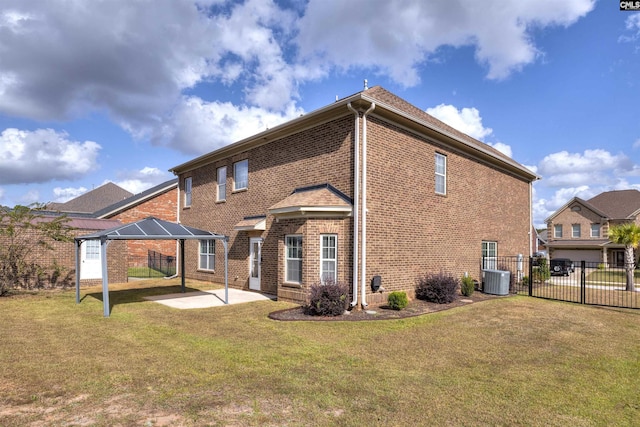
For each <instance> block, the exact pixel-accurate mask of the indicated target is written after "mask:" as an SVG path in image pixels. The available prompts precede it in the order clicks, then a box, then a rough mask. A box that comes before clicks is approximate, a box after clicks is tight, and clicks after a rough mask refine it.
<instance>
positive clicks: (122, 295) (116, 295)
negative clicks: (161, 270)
mask: <svg viewBox="0 0 640 427" xmlns="http://www.w3.org/2000/svg"><path fill="white" fill-rule="evenodd" d="M199 291H200V289H197V288H191V287H189V286H187V287H185V295H186V293H188V292H199ZM179 293H182V286H180V285H173V286H157V287H147V288H137V289H122V290H109V313H112V312H113V308H114V307H115V306H116V305H120V304H130V303H135V302H143V301H146V300H145V298H146V297H151V296H157V295H170V294H179ZM87 297H92V298H95V299H97V300H98V301H100V302H102V303H103V302H104V300H103V298H102V291H100V292H92V293H88V294H86V295H85V296H83V297H82V299H81V300H80V301H84V299H85V298H87Z"/></svg>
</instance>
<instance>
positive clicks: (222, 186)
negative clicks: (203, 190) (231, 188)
mask: <svg viewBox="0 0 640 427" xmlns="http://www.w3.org/2000/svg"><path fill="white" fill-rule="evenodd" d="M217 175H218V196H217V199H216V200H217V201H219V202H222V201H225V200H227V167H226V166H223V167H221V168H218V173H217Z"/></svg>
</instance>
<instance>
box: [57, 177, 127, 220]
mask: <svg viewBox="0 0 640 427" xmlns="http://www.w3.org/2000/svg"><path fill="white" fill-rule="evenodd" d="M131 196H133V193H131V192H129V191H127V190H125V189H124V188H122V187H120V186H118V185H116V184H114V183H113V182H108V183H106V184H104V185H101V186H100V187H98V188H95V189H93V190H91V191H88V192H86V193H84V194H83V195H81V196H78V197H76V198H75V199H71V200H69V201H68V202H66V203H50V204H49V205H48V206H47V209H49V210H55V211H60V212H67V213H75V212H80V213H93V212H96V211H99V210H101V209H104V208H106V207H107V206H109V205H112V204H114V203H116V202H120V201H122V200H124V199H127V198H129V197H131Z"/></svg>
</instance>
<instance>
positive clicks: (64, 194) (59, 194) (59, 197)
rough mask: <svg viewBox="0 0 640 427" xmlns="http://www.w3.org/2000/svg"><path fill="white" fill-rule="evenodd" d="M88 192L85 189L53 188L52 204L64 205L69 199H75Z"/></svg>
mask: <svg viewBox="0 0 640 427" xmlns="http://www.w3.org/2000/svg"><path fill="white" fill-rule="evenodd" d="M87 191H88V190H87V188H86V187H75V188H74V187H66V188H62V187H55V188H54V189H53V195H54V199H53V200H52V202H56V203H64V202H68V201H69V200H71V199H75V198H76V197H78V196H81V195H83V194H84V193H86V192H87Z"/></svg>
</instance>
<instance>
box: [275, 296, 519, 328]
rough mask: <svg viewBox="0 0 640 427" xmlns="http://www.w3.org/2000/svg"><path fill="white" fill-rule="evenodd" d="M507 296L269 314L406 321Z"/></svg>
mask: <svg viewBox="0 0 640 427" xmlns="http://www.w3.org/2000/svg"><path fill="white" fill-rule="evenodd" d="M508 296H509V295H507V296H499V295H490V294H484V293H482V292H477V291H476V292H474V293H473V294H472V295H471V296H470V297H465V296H462V295H459V296H458V297H457V298H456V300H455V301H453V302H452V303H449V304H436V303H434V302H428V301H423V300H419V299H413V300H411V301H409V305H407V307H406V308H404V309H402V310H393V309H390V308H389V307H387V306H384V305H383V306H379V307H369V308H367V310H357V309H353V310H351V311H347V312H345V314H341V315H340V316H334V317H330V316H311V315H308V314H305V313H304V308H303V307H301V306H300V307H294V308H290V309H287V310H280V311H274V312H273V313H270V314H269V318H271V319H273V320H283V321H296V320H297V321H304V320H308V321H362V320H388V319H404V318H407V317H414V316H420V315H422V314H428V313H435V312H437V311H442V310H448V309H450V308H454V307H461V306H463V305H469V304H474V303H477V302H481V301H486V300H490V299H496V298H506V297H508Z"/></svg>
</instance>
